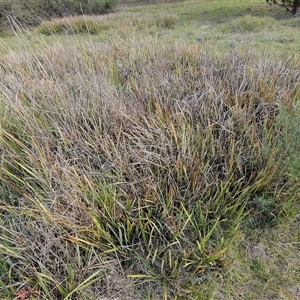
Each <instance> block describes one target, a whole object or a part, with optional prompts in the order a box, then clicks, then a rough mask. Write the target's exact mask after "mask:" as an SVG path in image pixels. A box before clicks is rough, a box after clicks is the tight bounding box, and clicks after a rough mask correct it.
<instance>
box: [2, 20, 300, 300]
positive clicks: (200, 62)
mask: <svg viewBox="0 0 300 300" xmlns="http://www.w3.org/2000/svg"><path fill="white" fill-rule="evenodd" d="M158 19H159V18H158ZM129 22H132V19H130V20H129ZM128 26H129V25H128ZM130 26H132V27H134V26H136V25H135V24H131V25H130ZM130 26H129V27H130ZM155 26H159V24H156V25H155ZM129 27H128V28H129ZM128 28H126V29H125V28H123V29H124V32H125V30H127V29H128ZM112 32H113V31H112ZM20 39H21V42H22V43H24V45H25V47H24V51H23V52H21V53H18V54H11V55H6V56H4V57H2V58H1V61H0V69H1V73H3V74H5V76H4V77H3V80H2V82H1V94H0V101H1V108H2V110H1V119H0V122H1V140H0V143H1V169H0V179H1V188H0V192H1V196H2V203H1V213H2V219H1V224H0V225H1V234H0V237H1V242H2V246H1V248H0V257H1V260H0V263H1V265H0V266H1V268H2V270H3V276H2V277H0V280H1V282H2V283H3V286H6V288H3V293H6V295H9V293H12V292H14V291H15V289H16V287H17V286H19V285H20V284H21V283H24V282H28V284H30V285H31V286H32V287H36V288H37V289H38V290H39V292H40V298H41V299H71V298H72V297H73V298H74V299H100V298H101V297H104V296H106V297H108V298H109V297H110V298H111V299H116V298H117V297H122V295H121V294H122V293H124V294H125V295H126V296H128V297H134V295H133V294H134V292H135V293H136V294H139V293H140V294H142V296H137V297H144V298H146V297H149V298H150V297H154V296H153V295H154V294H155V293H157V294H158V295H160V298H162V297H164V298H165V299H167V297H171V298H176V297H183V298H185V299H187V298H188V297H190V299H195V297H198V298H199V297H200V298H199V299H205V297H208V296H207V294H206V292H205V290H199V288H198V286H199V284H204V283H205V276H204V275H205V274H207V273H209V272H212V273H213V274H216V273H219V272H222V270H223V269H224V268H225V269H226V267H227V266H228V265H230V263H231V257H230V250H231V249H232V245H233V243H234V242H235V239H236V237H237V236H240V234H241V231H240V226H241V224H246V225H247V226H248V225H251V226H252V228H255V227H265V226H271V225H274V224H276V223H277V222H280V221H282V218H284V217H286V216H290V215H291V214H293V213H294V210H295V205H296V204H297V203H296V201H294V198H293V197H294V195H295V189H294V188H298V186H297V184H298V183H297V180H296V178H295V176H294V175H295V174H296V173H295V172H296V171H297V170H296V171H295V170H293V171H291V169H289V165H287V162H288V163H291V160H289V159H290V152H291V151H293V150H295V149H297V148H295V147H296V146H297V145H296V146H295V145H293V147H294V148H293V149H292V150H291V149H290V148H289V145H290V144H289V143H288V141H290V140H293V135H289V134H290V133H289V130H290V127H289V130H286V128H287V127H286V126H287V125H288V124H289V123H288V122H287V123H286V125H285V123H284V122H279V119H278V117H279V116H280V117H281V116H283V115H284V116H285V117H286V119H287V120H288V119H289V118H290V117H291V116H297V113H298V112H297V108H296V99H298V97H299V85H298V82H299V65H298V62H297V61H296V60H294V59H292V58H291V59H288V58H280V59H279V58H276V57H272V56H268V55H264V56H261V55H256V54H254V53H252V52H245V53H237V52H231V53H227V54H222V55H218V54H215V53H211V52H210V51H207V49H206V48H205V45H204V46H202V45H198V44H195V43H192V44H182V43H179V42H176V41H173V42H170V43H163V42H161V41H159V40H158V39H156V38H153V37H151V36H145V37H141V36H138V37H134V36H131V37H130V38H126V36H124V37H122V35H121V34H120V31H118V32H117V33H115V35H114V36H113V37H112V38H111V39H110V40H108V41H105V42H102V43H100V44H99V43H97V44H96V43H88V44H74V45H68V46H66V45H60V46H59V45H56V47H55V48H50V47H49V48H44V49H41V50H39V51H32V50H31V49H30V47H27V46H26V41H22V37H20ZM287 75H288V76H287ZM283 112H285V114H283ZM283 142H284V143H285V142H286V144H284V147H283V146H282V143H283ZM298 150H299V149H298ZM293 176H294V177H293ZM270 199H271V200H270ZM248 214H250V215H251V219H249V218H248ZM246 221H247V222H246ZM245 222H246V223H245ZM246 225H243V226H246ZM133 282H135V284H134V285H133ZM145 282H146V283H145ZM149 282H150V283H149ZM118 283H120V285H122V288H121V289H120V288H119V287H118ZM138 284H140V291H139V285H138ZM132 285H133V286H132ZM123 287H124V289H123ZM141 290H144V291H142V292H141ZM151 293H152V294H151ZM158 297H159V296H158Z"/></svg>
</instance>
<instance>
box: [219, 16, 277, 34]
mask: <svg viewBox="0 0 300 300" xmlns="http://www.w3.org/2000/svg"><path fill="white" fill-rule="evenodd" d="M273 24H274V19H273V18H271V17H266V16H264V17H256V16H251V15H246V16H242V17H238V18H236V19H233V20H232V21H229V22H228V23H226V24H223V25H222V26H221V30H222V31H223V32H225V33H228V32H231V33H238V32H239V33H246V32H258V31H261V30H264V29H266V28H270V27H271V26H272V25H273Z"/></svg>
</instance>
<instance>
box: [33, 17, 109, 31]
mask: <svg viewBox="0 0 300 300" xmlns="http://www.w3.org/2000/svg"><path fill="white" fill-rule="evenodd" d="M109 28H110V27H109V26H108V25H107V24H105V23H104V22H102V18H101V17H100V16H75V17H69V18H59V19H52V20H51V21H45V22H43V23H42V24H41V25H40V26H39V27H38V29H37V31H38V33H40V34H45V35H51V34H61V33H66V34H80V33H89V34H99V33H102V32H105V31H106V30H108V29H109Z"/></svg>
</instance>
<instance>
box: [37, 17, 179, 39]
mask: <svg viewBox="0 0 300 300" xmlns="http://www.w3.org/2000/svg"><path fill="white" fill-rule="evenodd" d="M177 19H178V18H177V17H176V16H175V15H173V14H169V13H158V14H155V15H153V14H147V13H132V14H130V13H126V14H122V13H120V14H115V15H114V14H112V15H106V16H75V17H68V18H60V19H53V20H51V21H45V22H43V23H42V24H41V25H40V26H39V27H38V28H37V32H38V33H40V34H45V35H51V34H61V33H67V34H79V33H89V34H100V33H103V32H105V31H107V30H109V29H114V28H116V24H119V26H120V25H123V26H124V27H126V28H130V27H131V28H137V29H138V30H141V29H142V28H149V29H153V28H157V29H173V28H174V26H175V25H176V22H177Z"/></svg>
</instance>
